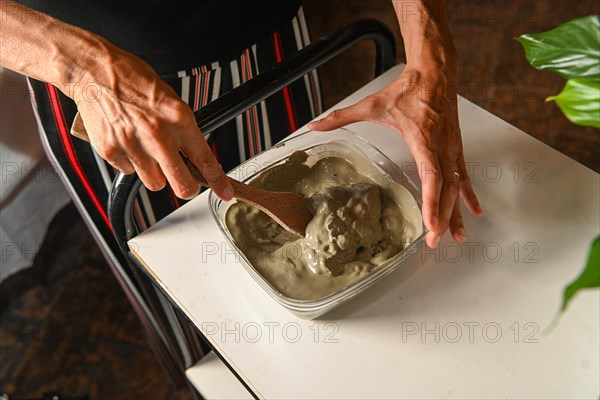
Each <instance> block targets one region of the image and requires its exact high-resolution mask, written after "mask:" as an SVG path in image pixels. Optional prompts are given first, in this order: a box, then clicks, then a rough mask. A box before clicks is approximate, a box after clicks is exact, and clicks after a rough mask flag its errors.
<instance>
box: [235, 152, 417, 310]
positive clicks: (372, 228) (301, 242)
mask: <svg viewBox="0 0 600 400" xmlns="http://www.w3.org/2000/svg"><path fill="white" fill-rule="evenodd" d="M306 160H307V154H306V153H305V152H301V151H298V152H295V153H294V154H292V155H291V156H290V157H289V158H288V160H286V162H284V163H283V164H280V165H277V166H274V167H272V168H269V169H268V170H266V171H265V172H263V173H262V174H260V175H259V176H258V177H257V178H256V179H255V180H253V181H252V182H251V184H252V185H254V186H258V187H261V188H263V189H266V190H273V191H290V192H296V193H299V194H301V195H303V196H304V197H305V198H306V199H307V200H306V201H307V206H308V207H309V209H310V211H311V213H312V214H313V215H314V217H313V219H312V221H311V222H310V223H309V224H308V226H307V228H306V235H305V237H302V238H301V237H298V236H297V235H294V234H292V233H290V232H288V231H286V230H285V229H283V228H282V227H281V226H279V225H278V224H277V223H276V222H275V221H274V220H272V219H271V218H270V217H268V216H267V215H266V214H265V213H263V212H262V211H260V210H258V209H257V208H255V207H253V206H251V205H248V204H246V203H243V202H237V203H235V204H233V205H232V206H231V207H229V209H228V210H227V213H226V216H225V222H226V224H227V228H228V229H229V231H230V232H231V234H232V236H233V238H234V240H235V243H236V245H237V246H238V247H239V248H240V250H241V251H242V252H243V253H244V254H245V255H246V257H247V258H248V260H249V261H250V263H251V264H252V265H253V266H254V268H255V269H256V270H257V271H258V272H259V273H260V274H261V275H262V276H263V277H264V278H265V279H266V280H267V281H269V282H270V283H271V285H272V286H273V287H274V288H276V289H277V290H278V291H279V292H281V293H282V294H283V295H285V296H288V297H290V298H292V299H296V300H316V299H320V298H323V297H326V296H328V295H330V294H332V293H335V292H338V291H339V290H341V289H343V288H345V287H347V286H348V285H350V284H352V283H353V282H355V281H356V280H358V279H360V278H361V277H363V276H365V275H367V274H369V273H371V272H372V271H373V270H375V269H376V268H377V267H378V266H380V265H381V264H382V263H384V262H385V261H386V260H388V259H390V258H391V257H393V256H394V255H396V254H397V253H398V252H400V251H401V250H402V249H403V248H404V247H405V246H407V245H408V244H410V243H411V242H413V241H414V240H415V239H416V238H417V237H418V236H419V235H420V234H421V232H422V223H421V214H420V211H419V208H418V207H417V204H416V202H415V200H414V198H413V197H412V195H411V194H410V193H409V192H408V191H407V190H406V189H405V188H404V187H403V186H402V185H400V184H399V183H397V182H395V181H393V180H392V179H391V178H389V176H385V175H383V174H381V173H380V172H378V171H376V170H375V169H374V168H373V167H372V166H370V165H369V163H368V162H366V161H365V160H364V159H363V158H362V157H360V156H358V155H357V156H356V157H350V158H348V157H346V156H344V158H340V157H335V156H327V157H324V158H321V159H319V160H318V161H316V163H314V165H312V166H309V165H307V163H306Z"/></svg>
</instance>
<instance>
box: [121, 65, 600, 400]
mask: <svg viewBox="0 0 600 400" xmlns="http://www.w3.org/2000/svg"><path fill="white" fill-rule="evenodd" d="M400 71H401V67H396V68H394V69H392V70H391V71H388V72H387V73H386V74H384V75H383V76H381V77H379V78H378V79H376V80H374V81H373V82H371V83H370V84H369V85H367V86H366V87H364V88H363V89H361V90H359V91H358V92H356V93H355V94H353V95H352V96H350V98H348V99H346V100H345V101H344V102H342V103H341V104H340V105H339V106H342V105H345V104H350V103H353V102H355V101H356V100H358V99H360V98H362V97H364V96H365V95H367V94H369V93H372V92H374V91H376V90H378V89H380V88H382V87H383V86H384V85H385V84H386V83H387V82H389V81H390V80H391V79H393V78H394V77H395V76H397V75H398V74H399V73H400ZM459 106H460V107H459V108H460V120H461V126H462V132H463V138H464V148H465V158H466V160H467V162H468V164H469V167H470V169H471V177H472V180H473V184H474V187H475V190H476V192H477V194H478V196H479V199H480V201H481V203H482V205H483V207H484V208H485V211H486V214H485V216H484V217H482V218H480V219H476V218H474V217H471V216H469V215H465V220H466V221H465V223H466V226H467V234H468V236H469V238H468V240H467V242H466V243H465V244H462V245H459V244H456V243H454V242H452V241H451V240H450V238H449V235H446V236H445V237H444V239H443V240H442V242H441V243H440V246H439V247H438V249H436V250H430V249H428V248H427V247H426V246H425V245H423V246H422V247H421V249H420V251H419V252H418V253H416V254H414V255H412V256H411V257H410V258H409V259H408V260H407V261H406V263H405V264H404V265H403V266H402V267H400V268H399V269H398V270H396V271H395V272H394V273H392V274H391V275H389V276H388V277H386V278H385V280H384V281H382V282H379V283H378V284H377V285H376V286H374V287H373V288H371V289H370V290H368V291H367V292H365V293H363V294H362V295H360V296H359V297H357V298H355V299H354V300H352V301H351V302H349V303H346V304H344V305H342V306H341V307H339V308H338V309H336V310H334V311H332V312H330V313H329V314H326V315H324V316H323V317H321V318H319V319H318V320H317V321H305V320H301V319H298V318H296V317H294V316H293V315H292V314H290V313H289V312H288V311H287V310H285V309H284V308H282V307H281V306H280V305H278V304H277V303H276V302H275V301H274V300H272V299H271V298H270V297H269V296H268V294H266V293H265V292H263V291H262V289H261V288H260V287H259V286H258V285H257V284H256V283H255V282H254V281H253V280H252V278H251V277H250V275H249V274H248V273H247V272H246V270H245V269H244V268H243V266H242V265H241V264H240V263H239V262H238V261H237V260H236V258H235V256H234V254H233V253H232V249H231V248H230V247H229V246H228V244H227V242H226V239H225V237H224V236H223V235H222V234H221V232H220V231H219V229H218V227H217V225H216V224H215V222H214V221H213V218H212V216H211V214H210V212H209V209H208V195H207V193H204V194H202V195H201V196H199V197H197V198H196V199H194V200H193V201H191V202H190V203H189V204H187V205H186V206H184V207H182V208H181V209H179V210H177V211H176V212H174V213H173V214H171V215H169V216H168V217H167V218H165V219H164V220H163V221H161V222H159V223H158V224H157V225H155V226H153V227H152V228H151V229H149V230H148V231H146V232H144V233H143V234H141V235H139V236H138V237H136V238H134V239H132V240H131V242H130V245H131V247H132V248H133V249H134V250H135V252H136V253H137V255H138V257H139V258H140V259H141V260H143V263H144V264H145V265H146V267H147V268H148V270H149V272H150V273H151V275H153V276H154V277H155V279H156V281H157V283H158V284H159V285H160V286H162V287H163V288H164V290H165V291H166V292H167V293H168V294H169V295H170V296H171V297H172V299H173V301H174V302H175V303H176V304H178V305H179V307H181V309H182V310H183V312H185V313H186V314H187V316H189V318H190V319H191V320H192V321H193V322H194V324H195V325H196V326H197V327H198V328H199V329H200V330H201V331H202V332H203V333H204V334H205V335H206V336H207V338H208V339H209V340H210V341H211V343H212V344H213V345H214V347H215V348H216V349H217V350H218V352H219V353H220V354H221V355H222V357H223V358H224V359H225V360H226V361H227V363H228V364H229V365H230V367H231V368H232V369H233V370H234V371H236V372H237V374H238V375H239V376H240V377H241V378H242V379H243V380H244V381H245V383H246V384H247V385H248V386H249V387H250V388H251V389H252V391H253V392H254V394H255V395H257V396H258V397H261V398H303V399H309V398H356V399H361V398H411V399H414V398H540V399H542V398H544V399H546V398H594V399H597V398H598V395H599V394H600V381H599V379H600V378H599V376H600V365H599V364H600V363H599V347H600V346H599V341H600V332H599V329H600V293H599V291H598V290H588V291H584V292H582V293H580V294H578V295H577V296H576V297H575V298H574V300H573V301H572V304H571V306H570V307H569V309H568V311H567V312H566V314H564V316H563V317H562V318H561V320H560V322H559V324H558V325H557V326H556V327H555V328H554V329H551V330H549V331H547V328H549V326H550V325H551V321H552V320H553V318H554V317H555V315H556V313H557V310H558V309H559V305H560V301H561V295H562V290H563V287H564V286H565V285H566V284H567V283H568V282H570V281H571V280H572V279H573V278H574V277H576V276H577V275H578V273H579V272H580V270H581V269H582V266H583V265H584V262H585V259H586V255H587V251H588V248H589V244H590V242H591V240H592V238H593V237H594V236H595V235H596V234H598V231H599V230H600V211H599V204H600V196H599V188H600V179H599V175H598V174H596V173H595V172H593V171H591V170H589V169H587V168H586V167H584V166H582V165H580V164H578V163H577V162H575V161H573V160H571V159H569V158H567V157H566V156H564V155H562V154H560V153H558V152H557V151H555V150H553V149H551V148H550V147H548V146H546V145H544V144H542V143H540V142H539V141H537V140H535V139H533V138H531V137H530V136H528V135H527V134H525V133H524V132H522V131H520V130H518V129H516V128H514V127H513V126H511V125H509V124H507V123H506V122H504V121H502V120H500V119H499V118H497V117H495V116H493V115H491V114H489V113H488V112H486V111H484V110H483V109H481V108H479V107H477V106H475V105H474V104H472V103H470V102H469V101H467V100H465V99H462V98H461V99H460V101H459ZM351 129H353V130H354V131H356V132H357V133H359V134H360V135H361V136H363V137H364V138H366V139H367V140H369V141H371V142H372V143H374V144H375V145H377V146H378V147H379V148H380V149H381V150H382V151H383V152H385V153H386V154H387V155H388V156H389V157H390V158H392V159H393V160H394V161H396V162H398V163H404V162H411V157H410V154H409V153H408V150H407V148H406V146H405V144H404V143H403V140H402V139H401V137H400V135H397V134H395V133H393V132H390V130H388V129H387V128H384V127H381V126H377V125H373V124H369V123H358V124H354V125H353V126H351ZM465 213H466V212H465Z"/></svg>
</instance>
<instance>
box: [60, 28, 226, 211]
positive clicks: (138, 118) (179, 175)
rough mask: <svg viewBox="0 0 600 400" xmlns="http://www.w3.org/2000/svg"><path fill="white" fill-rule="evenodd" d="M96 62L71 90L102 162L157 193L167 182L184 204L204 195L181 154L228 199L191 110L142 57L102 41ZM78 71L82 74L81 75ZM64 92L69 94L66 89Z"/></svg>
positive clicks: (220, 173) (83, 70)
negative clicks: (139, 181) (135, 174)
mask: <svg viewBox="0 0 600 400" xmlns="http://www.w3.org/2000/svg"><path fill="white" fill-rule="evenodd" d="M95 47H97V48H94V54H95V58H96V59H97V60H98V61H97V62H95V63H93V64H91V65H89V64H88V65H87V66H84V67H83V68H81V69H79V70H78V71H76V72H75V76H79V77H80V78H81V79H79V81H78V82H77V83H74V84H71V85H69V87H68V91H67V93H66V94H67V95H68V96H69V97H72V98H73V99H74V100H75V102H76V103H77V107H78V109H79V113H80V114H81V117H82V120H83V124H84V126H85V130H86V131H87V134H88V138H89V140H90V143H91V144H92V146H93V147H94V149H95V150H96V151H97V152H98V154H99V155H100V157H102V158H103V159H104V160H106V161H108V162H109V163H110V164H111V165H112V166H113V167H115V168H117V169H119V170H120V171H122V172H123V173H125V174H130V173H133V172H134V171H135V172H137V173H138V175H139V177H140V179H141V180H142V182H143V183H144V185H145V186H146V187H147V188H148V189H150V190H153V191H156V190H160V189H162V188H163V187H164V186H165V184H166V182H167V181H168V182H169V184H170V185H171V187H172V188H173V191H174V192H175V194H176V195H177V197H180V198H182V199H189V198H192V197H194V196H195V195H196V194H198V192H199V185H198V182H197V181H196V180H195V179H194V178H193V177H192V175H191V173H190V172H189V170H188V169H187V167H186V166H185V164H184V162H183V160H182V158H181V157H180V155H179V150H181V151H183V153H184V154H185V155H186V156H187V157H188V158H189V159H190V160H191V161H192V162H193V163H194V165H196V167H197V168H198V169H199V170H200V171H201V172H202V174H203V175H204V176H205V177H206V179H207V181H208V183H209V184H210V186H211V188H212V189H213V190H214V192H215V193H216V194H217V195H218V196H219V197H221V198H222V199H225V200H229V199H230V198H231V197H232V196H233V189H232V187H231V184H230V183H229V179H227V177H226V175H225V173H224V172H223V169H222V168H221V166H220V165H219V163H218V162H217V160H216V158H215V156H214V155H213V153H212V151H211V149H210V147H209V146H208V144H207V143H206V140H205V139H204V136H203V135H202V133H201V132H200V129H199V128H198V126H197V124H196V120H195V118H194V114H193V113H192V111H191V109H190V107H189V106H188V105H187V104H186V103H185V102H183V101H182V100H181V99H180V98H179V96H177V94H176V93H175V91H174V90H173V89H172V88H171V87H170V86H169V85H167V84H166V83H165V82H163V81H162V80H161V79H160V78H159V77H158V75H157V74H156V73H155V72H154V70H153V69H152V68H151V67H150V66H149V65H148V64H146V63H145V62H144V61H142V60H141V59H139V58H138V57H136V56H134V55H132V54H130V53H127V52H125V51H123V50H121V49H119V48H117V47H115V46H113V45H112V44H110V43H108V42H106V41H104V40H100V42H99V45H97V46H95ZM77 72H79V73H77ZM63 90H64V89H63Z"/></svg>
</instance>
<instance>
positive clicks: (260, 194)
mask: <svg viewBox="0 0 600 400" xmlns="http://www.w3.org/2000/svg"><path fill="white" fill-rule="evenodd" d="M180 154H181V158H183V161H184V162H185V165H186V166H187V167H188V169H189V170H190V172H191V174H192V176H193V177H194V178H195V179H196V180H197V181H198V182H199V183H200V184H201V185H202V186H205V187H210V186H209V185H208V182H207V181H206V178H205V177H204V175H202V172H200V171H199V170H198V168H196V166H195V165H194V164H193V163H192V162H191V161H190V160H189V158H187V157H186V156H185V155H184V154H183V153H180ZM227 178H228V179H229V182H231V186H233V193H234V197H235V198H237V199H239V200H243V201H246V202H248V203H251V204H254V205H259V203H264V202H267V204H268V201H265V200H267V199H268V198H269V197H272V196H270V195H271V192H268V191H266V190H261V189H259V188H256V187H254V186H250V185H247V184H245V183H242V182H240V181H238V180H235V179H233V178H231V177H229V176H228V177H227ZM263 199H265V200H263ZM261 205H262V204H261Z"/></svg>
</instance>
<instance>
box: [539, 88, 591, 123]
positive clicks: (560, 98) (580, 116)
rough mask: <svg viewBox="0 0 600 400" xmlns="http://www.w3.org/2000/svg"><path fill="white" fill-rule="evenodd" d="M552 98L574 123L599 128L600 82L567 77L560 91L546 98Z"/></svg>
mask: <svg viewBox="0 0 600 400" xmlns="http://www.w3.org/2000/svg"><path fill="white" fill-rule="evenodd" d="M552 100H554V101H556V104H557V105H558V107H559V108H560V109H561V111H562V112H563V114H565V116H566V117H567V118H569V120H570V121H571V122H573V123H574V124H577V125H584V126H593V127H595V128H600V82H590V81H586V80H583V79H569V80H568V81H567V83H566V84H565V87H564V88H563V90H562V92H560V93H559V94H558V95H556V96H550V97H548V98H546V101H552Z"/></svg>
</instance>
